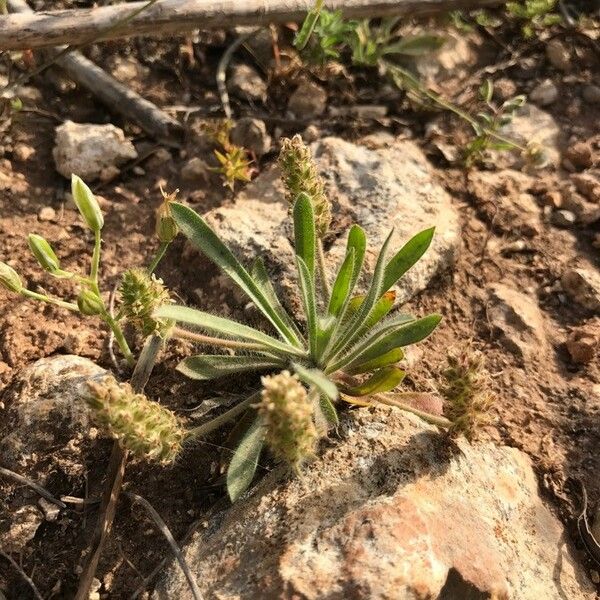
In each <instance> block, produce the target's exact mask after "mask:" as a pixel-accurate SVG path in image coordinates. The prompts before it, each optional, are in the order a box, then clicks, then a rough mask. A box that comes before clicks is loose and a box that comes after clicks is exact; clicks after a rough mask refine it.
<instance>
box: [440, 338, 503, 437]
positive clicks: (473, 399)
mask: <svg viewBox="0 0 600 600" xmlns="http://www.w3.org/2000/svg"><path fill="white" fill-rule="evenodd" d="M447 361H448V368H447V369H445V370H444V371H443V373H442V374H443V376H444V380H445V383H444V386H443V388H442V393H443V395H444V397H445V398H446V400H447V408H446V409H445V411H444V412H445V413H446V416H447V417H448V418H449V419H450V420H451V421H452V428H451V431H452V432H454V433H456V434H464V435H465V437H467V438H468V439H471V438H473V437H474V436H475V433H476V431H477V429H478V428H479V427H480V426H481V425H483V424H485V423H486V422H487V421H488V420H489V409H490V406H491V404H492V402H493V396H492V393H491V392H490V390H489V374H488V372H487V371H486V369H485V357H484V355H483V354H482V353H481V352H479V351H477V350H472V349H471V348H468V347H467V348H466V349H464V350H462V351H460V352H458V353H450V354H448V357H447Z"/></svg>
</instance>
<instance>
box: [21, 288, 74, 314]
mask: <svg viewBox="0 0 600 600" xmlns="http://www.w3.org/2000/svg"><path fill="white" fill-rule="evenodd" d="M20 294H21V295H22V296H25V297H27V298H33V299H34V300H39V301H40V302H46V303H47V304H54V305H55V306H60V307H61V308H66V309H67V310H72V311H73V312H79V308H78V307H77V304H74V303H73V302H65V301H64V300H59V299H58V298H52V297H50V296H46V295H45V294H38V293H37V292H32V291H31V290H27V289H23V290H21V292H20Z"/></svg>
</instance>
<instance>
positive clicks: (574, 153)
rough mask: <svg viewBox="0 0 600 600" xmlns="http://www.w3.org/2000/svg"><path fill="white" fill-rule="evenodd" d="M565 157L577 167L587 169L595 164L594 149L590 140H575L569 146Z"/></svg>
mask: <svg viewBox="0 0 600 600" xmlns="http://www.w3.org/2000/svg"><path fill="white" fill-rule="evenodd" d="M565 158H566V159H567V160H568V161H569V162H570V163H571V164H572V165H573V166H574V167H575V168H576V169H587V168H589V167H591V166H592V165H593V164H594V158H593V150H592V147H591V145H590V144H589V143H588V142H575V143H574V144H572V145H571V146H569V147H568V148H567V150H566V151H565Z"/></svg>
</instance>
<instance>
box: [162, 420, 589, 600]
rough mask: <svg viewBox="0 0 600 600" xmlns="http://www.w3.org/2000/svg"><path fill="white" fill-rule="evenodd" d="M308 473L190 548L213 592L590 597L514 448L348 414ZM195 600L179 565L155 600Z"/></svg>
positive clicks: (269, 479)
mask: <svg viewBox="0 0 600 600" xmlns="http://www.w3.org/2000/svg"><path fill="white" fill-rule="evenodd" d="M339 432H340V438H341V439H339V440H336V442H335V443H333V444H332V445H331V446H329V447H328V448H327V449H326V450H325V451H324V452H323V453H322V456H321V457H320V458H318V459H316V461H315V462H314V463H313V464H312V465H310V466H309V467H307V468H306V469H305V471H304V472H303V474H302V476H301V477H295V478H293V479H291V480H289V479H287V480H283V481H282V479H281V471H279V472H278V471H275V472H272V473H271V474H270V475H267V476H266V478H265V479H263V481H262V482H261V483H260V484H259V485H258V486H256V487H255V488H254V489H253V490H251V492H250V493H249V494H248V495H247V496H246V497H245V498H243V499H242V500H240V501H239V502H238V503H237V504H235V505H234V507H233V508H231V509H229V510H225V511H223V512H215V513H214V514H212V515H210V516H209V517H208V518H207V519H206V521H205V522H204V523H203V527H202V529H201V530H198V531H196V532H195V534H194V535H193V536H192V538H191V540H190V541H189V542H188V543H187V544H186V546H185V548H184V555H185V558H186V561H187V563H188V565H189V566H190V568H191V570H192V572H193V574H194V575H195V578H196V581H197V582H198V585H199V587H200V591H201V593H202V595H203V597H204V598H205V599H206V600H219V599H227V600H250V599H253V598H264V599H267V598H279V599H284V600H293V599H299V598H302V599H303V600H325V599H330V600H338V599H339V600H345V599H352V600H418V599H425V598H431V599H433V598H435V599H438V600H440V599H445V600H480V599H481V600H484V599H489V598H497V599H509V598H511V599H512V598H514V599H518V600H541V599H542V598H543V599H544V600H592V598H593V597H594V588H593V587H592V585H591V583H590V582H589V580H588V579H587V576H586V574H585V572H584V570H583V568H582V567H580V566H579V564H578V562H577V560H576V559H574V558H573V556H572V554H571V552H572V548H571V546H570V543H569V542H568V541H567V537H566V535H565V533H564V530H563V528H562V526H561V524H560V523H559V521H558V520H557V518H556V517H555V516H554V515H553V513H552V512H551V511H550V510H549V508H548V507H547V506H546V505H545V504H544V501H543V500H542V499H541V497H540V495H539V492H538V484H537V478H536V476H535V473H534V471H533V469H532V465H531V461H530V459H529V458H528V457H527V455H526V454H524V453H522V452H520V451H519V450H517V449H515V448H508V447H501V446H495V445H493V444H479V445H470V444H468V443H467V442H465V441H464V440H462V439H460V440H458V442H457V446H458V448H459V449H460V450H459V451H457V452H454V453H453V452H451V451H450V450H449V448H448V446H447V445H446V444H445V443H444V442H443V441H442V438H441V437H440V435H439V433H437V432H436V431H435V430H434V428H432V427H431V426H429V425H427V424H425V423H424V422H423V421H421V420H420V419H418V418H417V417H414V416H412V415H407V414H403V413H401V412H400V411H396V410H391V409H390V410H386V409H375V410H374V409H359V410H356V411H352V413H350V414H346V416H345V417H344V418H343V420H342V423H341V426H340V428H339ZM171 598H177V599H178V600H188V599H189V598H191V594H190V591H189V586H188V585H187V582H186V580H185V577H184V576H183V575H182V573H181V570H180V568H179V567H178V566H177V565H176V564H173V565H172V566H170V567H169V568H168V570H167V572H166V574H165V576H164V577H163V579H162V581H161V582H159V584H158V586H157V589H156V590H155V592H154V595H153V599H154V600H167V599H169V600H170V599H171Z"/></svg>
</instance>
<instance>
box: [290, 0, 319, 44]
mask: <svg viewBox="0 0 600 600" xmlns="http://www.w3.org/2000/svg"><path fill="white" fill-rule="evenodd" d="M323 2H324V0H317V1H316V2H315V6H314V8H313V9H311V10H309V11H308V14H307V15H306V18H305V19H304V23H302V27H301V28H300V31H299V32H298V33H297V34H296V37H295V38H294V48H296V50H298V51H302V50H304V48H306V44H308V41H309V40H310V36H311V35H312V33H313V31H314V29H315V25H316V24H317V21H318V20H319V16H320V14H321V10H322V9H323Z"/></svg>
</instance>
